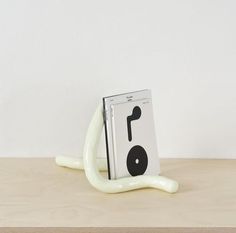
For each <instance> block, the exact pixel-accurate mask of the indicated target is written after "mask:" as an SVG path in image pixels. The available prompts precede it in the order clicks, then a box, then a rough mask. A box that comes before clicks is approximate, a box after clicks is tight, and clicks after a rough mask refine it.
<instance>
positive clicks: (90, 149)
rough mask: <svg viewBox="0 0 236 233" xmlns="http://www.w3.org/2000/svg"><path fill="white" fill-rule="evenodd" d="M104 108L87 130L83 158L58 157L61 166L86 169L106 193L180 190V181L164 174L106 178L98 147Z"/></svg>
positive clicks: (91, 181) (96, 184) (88, 177)
mask: <svg viewBox="0 0 236 233" xmlns="http://www.w3.org/2000/svg"><path fill="white" fill-rule="evenodd" d="M103 124H104V123H103V108H102V105H99V106H98V107H97V109H96V111H95V113H94V115H93V118H92V120H91V122H90V125H89V127H88V130H87V135H86V139H85V145H84V151H83V153H84V154H83V159H79V158H70V157H65V156H59V157H56V163H57V165H59V166H64V167H69V168H73V169H84V171H85V174H86V177H87V179H88V181H89V182H90V184H91V185H92V186H93V187H94V188H96V189H98V190H100V191H101V192H105V193H120V192H126V191H131V190H135V189H140V188H156V189H160V190H163V191H166V192H168V193H175V192H177V190H178V186H179V185H178V183H177V182H176V181H174V180H171V179H168V178H166V177H163V176H147V175H140V176H133V177H125V178H120V179H117V180H109V179H106V178H104V177H103V176H102V175H101V174H100V173H99V170H107V166H106V159H97V158H96V157H97V148H98V144H99V141H100V137H101V133H102V129H103Z"/></svg>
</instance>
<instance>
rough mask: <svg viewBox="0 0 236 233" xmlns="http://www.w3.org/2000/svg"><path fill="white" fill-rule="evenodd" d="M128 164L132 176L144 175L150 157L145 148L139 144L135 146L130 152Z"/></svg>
mask: <svg viewBox="0 0 236 233" xmlns="http://www.w3.org/2000/svg"><path fill="white" fill-rule="evenodd" d="M137 161H138V162H137ZM126 164H127V168H128V171H129V173H130V175H131V176H138V175H143V174H144V173H145V171H146V170H147V165H148V157H147V153H146V151H145V150H144V148H143V147H141V146H139V145H136V146H133V147H132V148H131V149H130V151H129V153H128V156H127V160H126Z"/></svg>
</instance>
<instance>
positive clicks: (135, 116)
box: [127, 106, 142, 141]
mask: <svg viewBox="0 0 236 233" xmlns="http://www.w3.org/2000/svg"><path fill="white" fill-rule="evenodd" d="M141 113H142V111H141V108H140V107H139V106H135V107H134V108H133V112H132V115H130V116H127V130H128V139H129V141H132V130H131V121H134V120H138V119H139V118H140V117H141Z"/></svg>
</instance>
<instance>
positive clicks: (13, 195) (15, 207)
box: [0, 159, 236, 233]
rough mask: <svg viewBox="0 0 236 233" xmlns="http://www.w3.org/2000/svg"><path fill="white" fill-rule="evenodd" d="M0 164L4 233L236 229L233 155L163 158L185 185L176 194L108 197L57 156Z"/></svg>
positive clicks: (143, 192)
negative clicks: (61, 164) (225, 157)
mask: <svg viewBox="0 0 236 233" xmlns="http://www.w3.org/2000/svg"><path fill="white" fill-rule="evenodd" d="M0 164H1V169H0V184H1V190H0V227H5V228H1V229H0V232H16V231H15V230H17V232H19V229H21V230H22V232H31V231H30V230H31V229H34V230H32V232H37V231H38V232H41V230H42V232H53V231H55V232H60V229H61V230H62V231H63V232H71V233H72V232H95V231H96V232H118V231H119V232H120V231H122V232H139V231H140V230H141V231H142V229H144V231H145V232H157V230H158V229H159V230H158V232H179V231H180V229H182V230H181V232H185V230H184V229H187V230H186V232H187V231H188V232H199V231H200V232H208V230H209V229H210V230H211V231H210V232H213V230H214V232H220V231H221V232H222V229H223V228H222V229H221V228H219V227H226V228H225V229H224V232H227V231H228V232H234V231H235V229H236V160H192V159H191V160H186V159H166V160H161V168H162V174H163V175H165V176H168V177H170V178H175V179H176V180H178V181H179V183H180V190H179V192H178V193H176V194H167V193H164V192H161V191H158V190H153V189H142V190H139V191H132V192H127V193H123V194H104V193H101V192H98V191H97V190H95V189H94V188H93V187H91V186H90V185H89V183H88V181H87V180H86V177H85V175H84V173H83V172H81V171H76V170H71V169H67V168H61V167H57V166H56V165H55V163H54V160H53V159H0ZM104 175H106V174H104ZM9 227H11V228H9ZM12 227H15V228H12ZM20 227H23V228H20ZM36 227H37V228H36ZM45 227H46V228H45ZM61 227H62V228H61ZM26 229H27V230H26ZM35 229H37V231H36V230H35ZM77 230H78V231H77ZM148 230H149V231H148ZM62 231H61V232H62Z"/></svg>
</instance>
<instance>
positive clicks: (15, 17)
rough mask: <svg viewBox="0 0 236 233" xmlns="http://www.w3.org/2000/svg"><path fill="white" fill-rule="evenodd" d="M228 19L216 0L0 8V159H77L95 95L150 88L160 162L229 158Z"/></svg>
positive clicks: (233, 123)
mask: <svg viewBox="0 0 236 233" xmlns="http://www.w3.org/2000/svg"><path fill="white" fill-rule="evenodd" d="M235 12H236V1H223V0H222V1H213V0H212V1H206V0H204V1H203V0H200V1H199V0H196V1H189V0H186V1H183V0H180V1H174V0H170V1H148V0H143V1H140V0H139V1H137V0H133V1H130V0H124V1H121V0H119V1H111V0H107V1H104V0H102V1H95V0H94V1H76V0H75V1H67V0H64V1H61V0H60V1H58V0H51V1H50V0H49V1H46V0H45V1H42V0H38V1H24V0H21V1H17V0H16V1H11V0H5V1H4V0H3V1H1V2H0V156H3V157H5V156H34V157H37V156H55V155H60V154H64V155H81V152H82V145H83V142H84V136H85V130H86V127H87V125H88V122H89V120H90V118H91V114H92V113H93V110H94V108H95V106H96V104H97V103H98V102H99V101H100V100H101V97H102V96H104V95H107V94H113V93H117V92H118V93H119V92H123V91H124V92H126V91H134V90H138V89H144V88H151V89H152V91H153V98H154V100H153V101H154V103H155V105H154V108H155V117H156V124H157V135H158V143H159V152H160V156H161V157H201V158H209V157H210V158H213V157H215V158H233V157H234V158H236V14H235ZM104 154H105V151H104Z"/></svg>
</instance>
